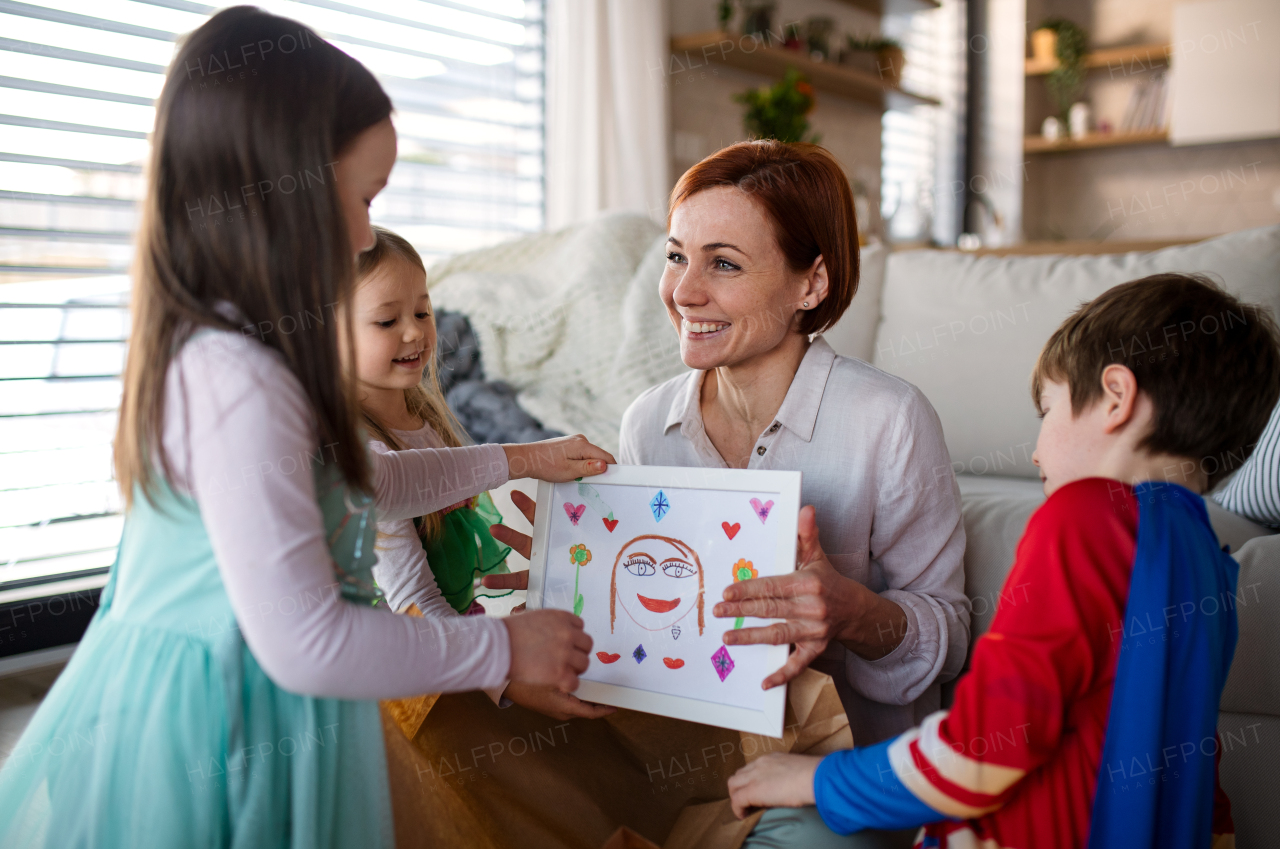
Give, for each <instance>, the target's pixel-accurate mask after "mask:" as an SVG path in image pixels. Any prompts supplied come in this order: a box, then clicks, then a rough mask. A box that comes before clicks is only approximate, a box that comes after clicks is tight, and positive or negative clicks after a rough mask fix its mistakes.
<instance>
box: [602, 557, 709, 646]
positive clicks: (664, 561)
mask: <svg viewBox="0 0 1280 849" xmlns="http://www.w3.org/2000/svg"><path fill="white" fill-rule="evenodd" d="M702 583H703V581H702V564H701V562H699V560H698V554H697V552H695V551H694V550H693V549H692V548H690V547H689V546H687V545H685V544H684V543H683V542H681V541H680V540H678V539H672V538H671V537H663V536H656V535H652V534H650V535H645V536H639V537H636V538H635V539H633V540H631V541H630V542H628V543H627V544H626V545H624V546H622V550H621V551H619V552H618V556H617V558H616V559H615V560H614V563H613V579H612V581H611V586H610V598H609V624H610V630H612V626H613V622H614V620H615V619H616V617H617V608H618V606H621V607H622V609H623V610H624V611H626V613H627V615H628V616H629V617H631V619H632V621H634V622H635V623H636V624H637V625H639V626H640V627H641V628H644V629H645V630H648V631H662V630H665V629H667V628H670V627H671V626H672V625H674V624H675V623H677V622H679V621H680V620H681V619H683V618H684V617H685V616H688V615H689V611H691V610H693V609H694V608H695V607H696V608H697V610H698V633H699V634H701V633H702V630H703V614H702Z"/></svg>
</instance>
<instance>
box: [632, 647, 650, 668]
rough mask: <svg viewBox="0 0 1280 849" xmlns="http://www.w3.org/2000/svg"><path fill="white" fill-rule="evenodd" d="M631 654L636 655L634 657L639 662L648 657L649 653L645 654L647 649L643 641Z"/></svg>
mask: <svg viewBox="0 0 1280 849" xmlns="http://www.w3.org/2000/svg"><path fill="white" fill-rule="evenodd" d="M631 656H632V657H634V658H635V659H636V663H639V662H640V661H642V660H644V659H645V658H646V657H648V656H649V655H647V654H645V651H644V644H643V643H642V644H640V645H638V646H636V650H635V651H633V652H632V653H631Z"/></svg>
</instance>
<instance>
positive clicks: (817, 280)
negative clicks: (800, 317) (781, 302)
mask: <svg viewBox="0 0 1280 849" xmlns="http://www.w3.org/2000/svg"><path fill="white" fill-rule="evenodd" d="M830 291H831V281H830V280H829V278H828V277H827V263H826V260H824V259H823V258H822V254H818V258H817V259H815V260H814V261H813V265H811V266H809V270H808V271H807V272H806V273H805V288H804V291H803V293H802V294H801V297H800V303H801V307H800V308H801V309H808V310H811V309H815V308H816V307H817V306H818V304H820V303H822V302H823V301H825V300H826V299H827V293H828V292H830Z"/></svg>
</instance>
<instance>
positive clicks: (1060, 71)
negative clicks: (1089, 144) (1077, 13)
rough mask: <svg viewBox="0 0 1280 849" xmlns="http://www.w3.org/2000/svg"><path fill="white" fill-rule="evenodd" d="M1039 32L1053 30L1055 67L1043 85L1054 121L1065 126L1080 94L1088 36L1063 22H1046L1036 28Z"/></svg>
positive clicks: (1054, 19)
mask: <svg viewBox="0 0 1280 849" xmlns="http://www.w3.org/2000/svg"><path fill="white" fill-rule="evenodd" d="M1040 29H1049V30H1053V31H1054V32H1055V33H1056V34H1057V36H1058V44H1057V48H1056V50H1055V52H1056V53H1057V57H1058V67H1056V68H1054V69H1053V70H1052V71H1050V72H1049V73H1048V74H1047V75H1046V77H1045V84H1046V85H1047V86H1048V88H1049V96H1050V97H1052V98H1053V102H1054V103H1055V104H1056V105H1057V107H1058V118H1059V120H1061V121H1062V122H1063V123H1064V124H1065V123H1066V121H1067V113H1068V112H1069V111H1070V109H1071V104H1072V103H1075V101H1076V98H1078V97H1079V96H1080V93H1081V92H1082V91H1083V90H1084V75H1085V69H1084V60H1085V54H1087V53H1088V52H1089V34H1088V33H1087V32H1085V31H1084V30H1083V29H1081V28H1080V27H1079V26H1077V25H1076V24H1074V23H1072V22H1071V21H1068V20H1066V19H1064V18H1050V19H1049V20H1047V21H1045V22H1044V23H1042V24H1041V25H1040Z"/></svg>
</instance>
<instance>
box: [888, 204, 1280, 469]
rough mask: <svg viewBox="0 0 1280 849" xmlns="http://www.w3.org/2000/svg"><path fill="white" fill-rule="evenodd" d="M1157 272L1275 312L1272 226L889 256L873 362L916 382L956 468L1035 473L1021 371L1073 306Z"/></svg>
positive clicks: (1035, 426)
mask: <svg viewBox="0 0 1280 849" xmlns="http://www.w3.org/2000/svg"><path fill="white" fill-rule="evenodd" d="M1162 271H1185V272H1204V273H1206V274H1208V275H1210V276H1211V277H1213V278H1215V279H1217V280H1219V281H1220V282H1221V283H1222V284H1223V285H1224V286H1225V288H1226V289H1227V290H1228V291H1230V292H1232V293H1234V294H1236V295H1238V296H1240V297H1241V298H1243V299H1245V300H1246V301H1250V302H1253V303H1258V304H1262V305H1264V306H1266V307H1268V308H1269V309H1271V311H1272V313H1273V315H1276V316H1280V285H1278V281H1280V226H1273V227H1264V228H1260V229H1256V230H1247V231H1243V232H1240V233H1233V234H1231V235H1229V236H1223V237H1221V238H1218V239H1210V240H1208V241H1205V242H1199V243H1197V244H1194V245H1183V246H1178V247H1173V248H1166V249H1164V250H1160V251H1154V252H1150V253H1129V254H1115V255H1110V256H1080V257H1068V256H1035V257H1003V258H998V257H989V256H982V257H980V256H973V255H971V254H963V253H957V252H954V251H932V250H925V251H908V252H904V253H895V254H892V255H890V257H889V260H888V264H887V266H886V272H885V281H884V290H883V293H882V299H881V300H882V303H881V310H880V312H881V315H882V318H881V322H880V327H879V330H878V332H877V335H876V347H875V359H874V364H875V365H876V366H877V367H879V368H881V369H884V370H885V371H888V372H891V373H893V374H896V375H898V376H899V377H902V378H904V379H905V380H908V381H910V382H911V383H913V384H915V385H916V386H918V387H919V388H920V389H921V391H923V392H924V394H925V395H926V396H927V397H928V398H929V400H930V401H931V402H932V403H933V406H934V408H935V409H936V410H937V411H938V416H939V417H940V418H941V419H942V427H943V431H944V433H945V434H946V439H947V446H948V448H949V449H950V451H951V459H952V461H953V462H954V463H955V464H957V465H956V468H957V469H958V470H959V471H963V472H971V473H975V474H983V473H995V474H999V475H1004V476H1010V475H1012V476H1020V477H1027V478H1034V477H1036V476H1037V475H1036V469H1035V467H1034V466H1033V465H1032V463H1031V454H1032V452H1033V451H1034V450H1035V444H1036V435H1037V433H1038V432H1039V422H1038V421H1037V419H1036V413H1035V409H1034V407H1033V406H1032V404H1031V398H1030V396H1029V394H1028V386H1029V378H1030V376H1031V369H1032V367H1033V366H1034V365H1035V361H1036V357H1037V356H1038V355H1039V353H1040V349H1041V347H1043V345H1044V343H1045V341H1047V340H1048V338H1049V336H1050V334H1052V333H1053V331H1054V330H1055V329H1056V328H1057V327H1058V325H1059V324H1061V323H1062V321H1063V319H1065V318H1066V317H1067V316H1068V315H1070V314H1071V313H1072V312H1073V311H1074V310H1075V309H1076V308H1077V307H1079V306H1080V304H1082V303H1084V302H1086V301H1089V300H1092V299H1093V298H1095V297H1097V296H1098V295H1099V294H1101V293H1102V292H1104V291H1105V290H1107V289H1109V288H1111V287H1112V286H1115V285H1117V284H1119V283H1123V282H1125V281H1127V280H1133V279H1135V278H1138V277H1144V276H1146V275H1149V274H1155V273H1158V272H1162Z"/></svg>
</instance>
